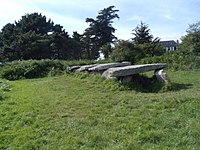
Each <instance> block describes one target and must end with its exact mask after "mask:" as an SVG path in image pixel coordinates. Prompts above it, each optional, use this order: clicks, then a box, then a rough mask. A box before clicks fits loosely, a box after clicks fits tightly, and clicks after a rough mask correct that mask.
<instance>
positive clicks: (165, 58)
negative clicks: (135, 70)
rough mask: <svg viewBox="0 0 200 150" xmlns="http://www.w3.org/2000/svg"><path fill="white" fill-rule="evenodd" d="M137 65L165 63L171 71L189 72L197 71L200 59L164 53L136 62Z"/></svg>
mask: <svg viewBox="0 0 200 150" xmlns="http://www.w3.org/2000/svg"><path fill="white" fill-rule="evenodd" d="M138 63H139V64H148V63H167V64H169V69H171V70H191V69H199V66H200V57H199V56H195V55H182V54H180V53H177V52H173V53H166V54H164V55H162V56H154V57H149V58H144V59H142V60H140V61H139V62H138Z"/></svg>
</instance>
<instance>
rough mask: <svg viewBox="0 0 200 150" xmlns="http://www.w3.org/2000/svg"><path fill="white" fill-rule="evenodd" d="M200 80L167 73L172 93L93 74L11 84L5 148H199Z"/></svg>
mask: <svg viewBox="0 0 200 150" xmlns="http://www.w3.org/2000/svg"><path fill="white" fill-rule="evenodd" d="M199 75H200V70H197V71H188V72H187V71H185V72H183V71H178V72H169V76H170V77H171V80H172V81H173V83H172V85H171V91H163V90H161V91H157V92H144V91H143V92H142V91H141V92H140V91H135V90H124V89H126V88H124V87H123V86H122V85H120V84H119V83H116V82H115V81H112V80H111V81H110V80H105V79H102V78H100V77H98V76H88V75H64V76H57V77H49V78H40V79H29V80H18V81H10V82H9V84H10V85H11V91H7V92H6V93H5V94H4V95H5V98H4V99H1V100H0V149H3V150H5V149H11V150H15V149H19V150H23V149H24V150H29V149H30V150H31V149H34V150H37V149H51V150H52V149H55V150H59V149H60V150H63V149H67V150H68V149H74V150H77V149H82V150H88V149H92V150H96V149H97V150H99V149H105V150H122V149H123V150H128V149H131V150H132V149H133V150H134V149H159V150H160V149H169V150H172V149H180V150H184V149H199V147H200V132H199V131H200V78H199Z"/></svg>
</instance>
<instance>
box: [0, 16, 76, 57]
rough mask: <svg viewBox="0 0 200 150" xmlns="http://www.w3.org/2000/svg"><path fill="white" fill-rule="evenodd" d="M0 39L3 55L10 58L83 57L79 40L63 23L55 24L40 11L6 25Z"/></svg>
mask: <svg viewBox="0 0 200 150" xmlns="http://www.w3.org/2000/svg"><path fill="white" fill-rule="evenodd" d="M0 39H1V42H0V52H1V57H3V58H4V59H7V60H9V61H12V60H21V59H45V58H49V59H70V60H71V59H80V54H79V53H77V52H78V50H77V49H78V47H77V41H76V40H75V39H73V38H70V37H69V35H68V33H67V32H65V30H64V29H63V26H61V25H59V24H55V25H54V23H53V22H52V21H51V20H50V19H49V20H47V19H46V17H45V16H43V15H41V14H38V13H33V14H26V15H25V16H22V18H21V19H20V20H19V21H15V23H14V24H10V23H9V24H7V25H5V26H4V27H3V29H2V31H1V32H0ZM75 51H76V52H75ZM77 54H78V55H77ZM1 59H2V58H1Z"/></svg>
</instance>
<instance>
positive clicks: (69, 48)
mask: <svg viewBox="0 0 200 150" xmlns="http://www.w3.org/2000/svg"><path fill="white" fill-rule="evenodd" d="M118 12H119V10H117V9H115V6H109V7H107V8H104V9H103V10H100V11H99V13H98V15H97V17H96V18H95V19H94V18H86V22H87V23H89V27H88V28H86V29H85V31H84V32H83V33H82V34H79V33H78V32H73V35H72V36H70V35H69V34H68V32H66V31H65V30H64V29H63V26H61V25H60V24H55V23H54V22H53V21H51V20H50V19H49V20H47V18H46V16H44V15H42V14H39V13H32V14H26V15H24V16H22V17H21V19H20V20H19V21H15V22H14V23H8V24H6V25H5V26H4V27H3V28H2V30H1V32H0V59H1V61H13V60H28V59H62V60H80V59H89V60H95V59H97V58H99V56H100V53H103V55H104V57H105V58H106V59H107V58H112V59H113V60H115V61H123V60H129V61H132V62H135V61H137V60H140V59H142V58H145V57H152V56H160V55H162V54H163V53H165V51H164V49H163V47H161V46H160V45H159V40H160V39H159V38H158V37H157V38H153V35H151V34H150V29H149V27H148V25H147V24H145V23H144V22H141V23H140V24H139V25H137V26H136V28H135V29H133V38H132V40H128V41H124V40H118V39H117V37H116V36H115V35H114V33H115V31H116V29H115V28H114V27H113V26H112V24H113V21H114V19H119V15H118V14H117V13H118ZM199 27H200V23H197V24H193V25H191V26H190V27H189V29H188V34H187V35H186V36H185V37H183V39H182V41H183V42H182V47H183V48H182V49H184V50H185V49H189V52H196V53H197V52H199V51H200V50H199V49H200V48H199V46H200V44H199V43H200V42H199V35H200V34H199V31H200V28H199ZM183 52H185V53H186V52H188V51H187V50H186V51H183Z"/></svg>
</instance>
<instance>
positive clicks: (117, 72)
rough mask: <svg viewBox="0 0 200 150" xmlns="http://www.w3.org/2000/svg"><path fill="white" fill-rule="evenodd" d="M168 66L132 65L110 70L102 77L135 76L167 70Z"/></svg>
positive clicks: (160, 64)
mask: <svg viewBox="0 0 200 150" xmlns="http://www.w3.org/2000/svg"><path fill="white" fill-rule="evenodd" d="M167 66H168V65H167V64H165V63H157V64H143V65H131V66H125V67H116V68H109V69H108V70H106V71H105V72H104V73H103V74H102V76H103V77H105V78H112V77H125V76H131V75H134V74H139V73H144V72H148V71H151V70H160V69H163V68H166V67H167Z"/></svg>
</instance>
